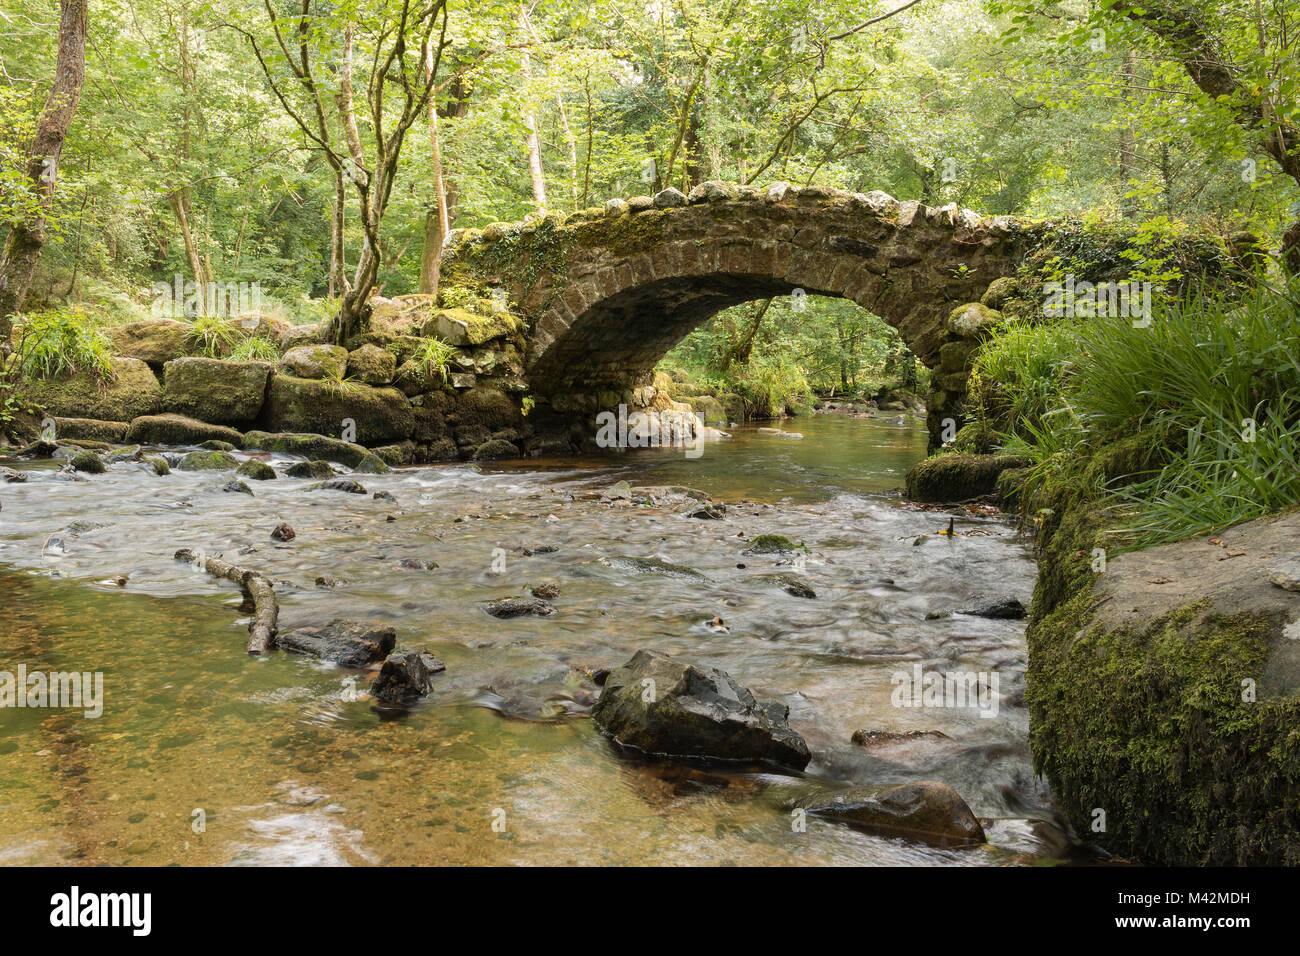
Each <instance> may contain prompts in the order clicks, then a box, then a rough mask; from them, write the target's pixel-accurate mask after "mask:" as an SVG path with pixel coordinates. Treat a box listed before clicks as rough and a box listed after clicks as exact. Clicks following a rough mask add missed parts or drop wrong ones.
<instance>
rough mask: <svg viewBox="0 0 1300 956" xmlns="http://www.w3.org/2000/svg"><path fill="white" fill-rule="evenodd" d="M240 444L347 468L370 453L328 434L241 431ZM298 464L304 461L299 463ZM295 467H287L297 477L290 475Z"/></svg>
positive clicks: (258, 449)
mask: <svg viewBox="0 0 1300 956" xmlns="http://www.w3.org/2000/svg"><path fill="white" fill-rule="evenodd" d="M242 447H243V448H245V449H246V450H256V451H274V452H279V453H280V454H282V455H302V456H303V457H304V458H307V459H309V461H310V462H312V463H316V462H318V461H321V460H324V461H326V462H329V461H337V462H339V463H340V464H343V465H347V466H348V467H349V468H352V467H354V466H355V465H356V464H357V463H358V462H359V461H361V459H363V458H365V457H366V455H368V454H370V452H369V451H367V450H366V448H365V446H363V445H357V444H354V443H352V442H347V441H342V440H341V439H338V438H330V437H329V436H328V435H313V434H286V433H280V434H272V433H271V432H263V431H251V432H245V433H244V443H243V446H242ZM299 464H306V463H305V462H300V463H299ZM296 467H297V465H294V466H291V467H290V468H289V470H288V474H290V475H294V477H298V476H297V475H295V474H294V468H296Z"/></svg>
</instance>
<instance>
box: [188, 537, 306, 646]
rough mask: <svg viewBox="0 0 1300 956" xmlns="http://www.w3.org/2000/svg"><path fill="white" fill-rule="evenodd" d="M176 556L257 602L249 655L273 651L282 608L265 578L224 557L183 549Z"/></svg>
mask: <svg viewBox="0 0 1300 956" xmlns="http://www.w3.org/2000/svg"><path fill="white" fill-rule="evenodd" d="M175 557H176V560H177V561H185V562H187V563H189V564H192V565H194V566H195V567H202V569H203V570H204V571H206V572H208V574H211V575H214V576H216V577H219V578H225V579H226V580H228V581H233V582H234V583H236V584H238V585H239V586H240V588H241V589H242V590H243V592H244V595H245V596H246V597H247V598H248V599H249V600H251V601H252V602H253V619H252V620H251V621H250V622H249V624H248V653H250V654H262V653H265V652H266V651H268V650H270V649H271V647H272V646H273V645H274V644H275V635H276V632H277V631H278V630H279V628H278V626H277V622H278V620H279V617H280V605H279V602H278V601H276V599H275V589H274V588H273V587H272V586H271V582H270V580H269V579H267V578H266V576H265V575H263V574H261V573H260V572H258V571H250V570H249V569H248V568H241V567H239V566H238V565H234V564H231V563H229V562H228V561H222V560H221V559H220V558H208V557H205V556H204V555H203V552H202V551H194V550H192V549H190V548H181V549H180V550H179V551H177V552H176V555H175Z"/></svg>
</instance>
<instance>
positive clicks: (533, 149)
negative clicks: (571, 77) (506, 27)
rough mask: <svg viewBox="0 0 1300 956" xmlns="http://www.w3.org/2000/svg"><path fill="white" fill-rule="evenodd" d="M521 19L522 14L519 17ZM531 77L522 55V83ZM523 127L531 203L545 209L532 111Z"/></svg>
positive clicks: (534, 118)
mask: <svg viewBox="0 0 1300 956" xmlns="http://www.w3.org/2000/svg"><path fill="white" fill-rule="evenodd" d="M520 16H521V18H522V14H521V15H520ZM531 77H532V68H531V66H530V65H529V62H528V54H527V53H525V54H524V83H525V84H527V83H528V81H529V80H530V79H531ZM524 126H525V127H526V128H527V130H528V137H527V139H526V143H527V146H528V176H529V178H530V179H531V180H532V183H533V202H534V203H536V204H537V208H538V209H545V208H546V176H545V175H544V174H543V173H542V152H541V149H540V148H539V146H538V141H537V118H536V117H535V116H534V115H533V111H532V110H529V111H528V112H526V113H524Z"/></svg>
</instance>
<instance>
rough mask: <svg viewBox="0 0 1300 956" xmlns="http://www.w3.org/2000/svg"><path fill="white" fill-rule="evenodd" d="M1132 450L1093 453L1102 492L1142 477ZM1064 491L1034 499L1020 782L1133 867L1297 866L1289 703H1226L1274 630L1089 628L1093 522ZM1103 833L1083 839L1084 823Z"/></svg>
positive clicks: (1258, 663) (1254, 667) (1193, 610)
mask: <svg viewBox="0 0 1300 956" xmlns="http://www.w3.org/2000/svg"><path fill="white" fill-rule="evenodd" d="M1144 444H1146V445H1148V446H1149V440H1147V441H1145V442H1144V441H1143V440H1142V439H1141V438H1140V436H1134V437H1133V438H1131V439H1124V440H1119V441H1116V442H1114V443H1111V444H1109V445H1107V446H1105V447H1103V448H1101V449H1099V450H1098V451H1097V452H1096V453H1094V455H1093V457H1092V460H1091V461H1089V462H1088V464H1087V466H1086V468H1087V470H1089V471H1091V472H1093V473H1094V474H1095V475H1097V477H1098V478H1101V477H1105V476H1109V477H1111V478H1112V479H1113V478H1115V477H1119V476H1121V475H1123V474H1128V473H1131V471H1132V470H1133V468H1134V467H1135V466H1140V465H1141V463H1142V461H1143V455H1144V452H1143V450H1142V449H1143V445H1144ZM1093 498H1094V496H1093V493H1091V492H1090V491H1089V490H1088V489H1086V488H1083V487H1081V486H1080V485H1079V483H1078V482H1076V481H1049V482H1047V483H1045V484H1044V485H1042V486H1041V487H1040V488H1039V490H1038V493H1037V495H1036V499H1035V502H1034V506H1033V507H1034V508H1036V509H1037V510H1036V511H1035V512H1034V514H1033V518H1034V523H1035V524H1036V525H1037V531H1038V545H1039V551H1040V564H1039V573H1038V580H1037V583H1036V585H1035V589H1034V599H1033V603H1032V605H1031V613H1030V622H1029V630H1028V643H1029V667H1028V671H1027V687H1026V693H1025V704H1026V706H1027V707H1028V708H1029V715H1030V746H1031V748H1032V750H1033V755H1034V766H1035V769H1036V770H1037V771H1038V772H1039V773H1043V774H1045V775H1046V776H1047V779H1048V781H1049V782H1050V784H1051V785H1052V789H1053V793H1054V794H1055V795H1056V797H1057V799H1058V800H1059V801H1060V803H1061V805H1062V807H1063V809H1064V811H1065V814H1066V816H1067V818H1068V819H1069V820H1070V822H1071V824H1072V825H1073V826H1074V828H1075V830H1076V832H1077V833H1078V835H1079V836H1080V837H1082V838H1084V839H1086V840H1090V841H1093V842H1095V843H1097V844H1098V845H1100V846H1102V847H1104V848H1105V849H1107V850H1108V851H1110V852H1112V853H1117V854H1120V855H1123V856H1128V857H1134V858H1138V859H1141V860H1145V861H1148V862H1156V863H1165V864H1180V865H1199V864H1218V865H1232V864H1253V865H1260V864H1269V865H1276V864H1288V865H1294V864H1296V863H1300V700H1297V699H1296V698H1292V697H1287V698H1273V699H1267V700H1260V701H1258V702H1254V703H1244V702H1243V701H1242V699H1241V695H1242V683H1241V682H1242V680H1243V679H1244V678H1254V679H1258V678H1259V676H1260V675H1261V674H1262V672H1263V669H1264V663H1265V661H1266V659H1267V658H1268V655H1269V652H1270V636H1271V635H1273V634H1275V633H1276V632H1277V630H1278V629H1279V628H1280V627H1281V622H1279V621H1276V620H1271V619H1269V618H1268V617H1266V616H1264V615H1257V614H1250V613H1247V614H1243V615H1240V616H1237V617H1235V618H1232V617H1224V616H1215V615H1209V614H1206V613H1205V612H1206V610H1207V602H1198V603H1193V604H1189V605H1186V606H1183V607H1179V608H1176V609H1173V610H1171V611H1170V612H1168V613H1167V614H1165V615H1163V616H1162V617H1161V618H1159V619H1158V620H1156V621H1154V622H1152V623H1151V624H1149V625H1147V626H1145V627H1143V628H1141V629H1138V628H1133V627H1120V628H1113V629H1109V630H1108V629H1106V628H1105V627H1103V626H1101V625H1100V624H1099V623H1097V622H1096V621H1095V618H1094V612H1095V610H1096V608H1097V607H1099V606H1100V605H1097V604H1096V601H1097V596H1096V593H1095V585H1096V582H1097V581H1098V579H1099V578H1098V575H1097V573H1096V572H1094V570H1093V567H1094V549H1095V548H1097V547H1099V546H1105V545H1106V544H1107V542H1108V536H1107V535H1106V534H1105V531H1106V526H1107V524H1108V521H1107V519H1106V517H1105V516H1104V515H1102V514H1099V513H1098V512H1097V511H1096V510H1095V508H1096V505H1095V503H1094V500H1093ZM1098 809H1101V810H1104V811H1105V814H1106V818H1105V819H1106V830H1105V832H1100V833H1099V832H1094V831H1093V829H1092V826H1093V823H1094V820H1095V816H1094V813H1095V811H1096V810H1098Z"/></svg>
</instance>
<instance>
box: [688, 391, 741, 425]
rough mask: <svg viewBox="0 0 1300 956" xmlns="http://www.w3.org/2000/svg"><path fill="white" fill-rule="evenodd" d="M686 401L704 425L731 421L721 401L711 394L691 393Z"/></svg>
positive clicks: (724, 423)
mask: <svg viewBox="0 0 1300 956" xmlns="http://www.w3.org/2000/svg"><path fill="white" fill-rule="evenodd" d="M686 401H687V403H688V404H689V405H690V406H691V408H692V409H694V411H695V414H696V415H698V416H699V417H700V419H701V420H702V421H703V422H704V424H706V425H726V424H727V423H728V422H730V421H731V419H730V417H729V416H728V415H727V410H726V409H725V408H723V407H722V403H721V402H720V401H718V400H717V399H716V398H714V397H713V396H712V395H691V396H689V397H688V398H687V399H686Z"/></svg>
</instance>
